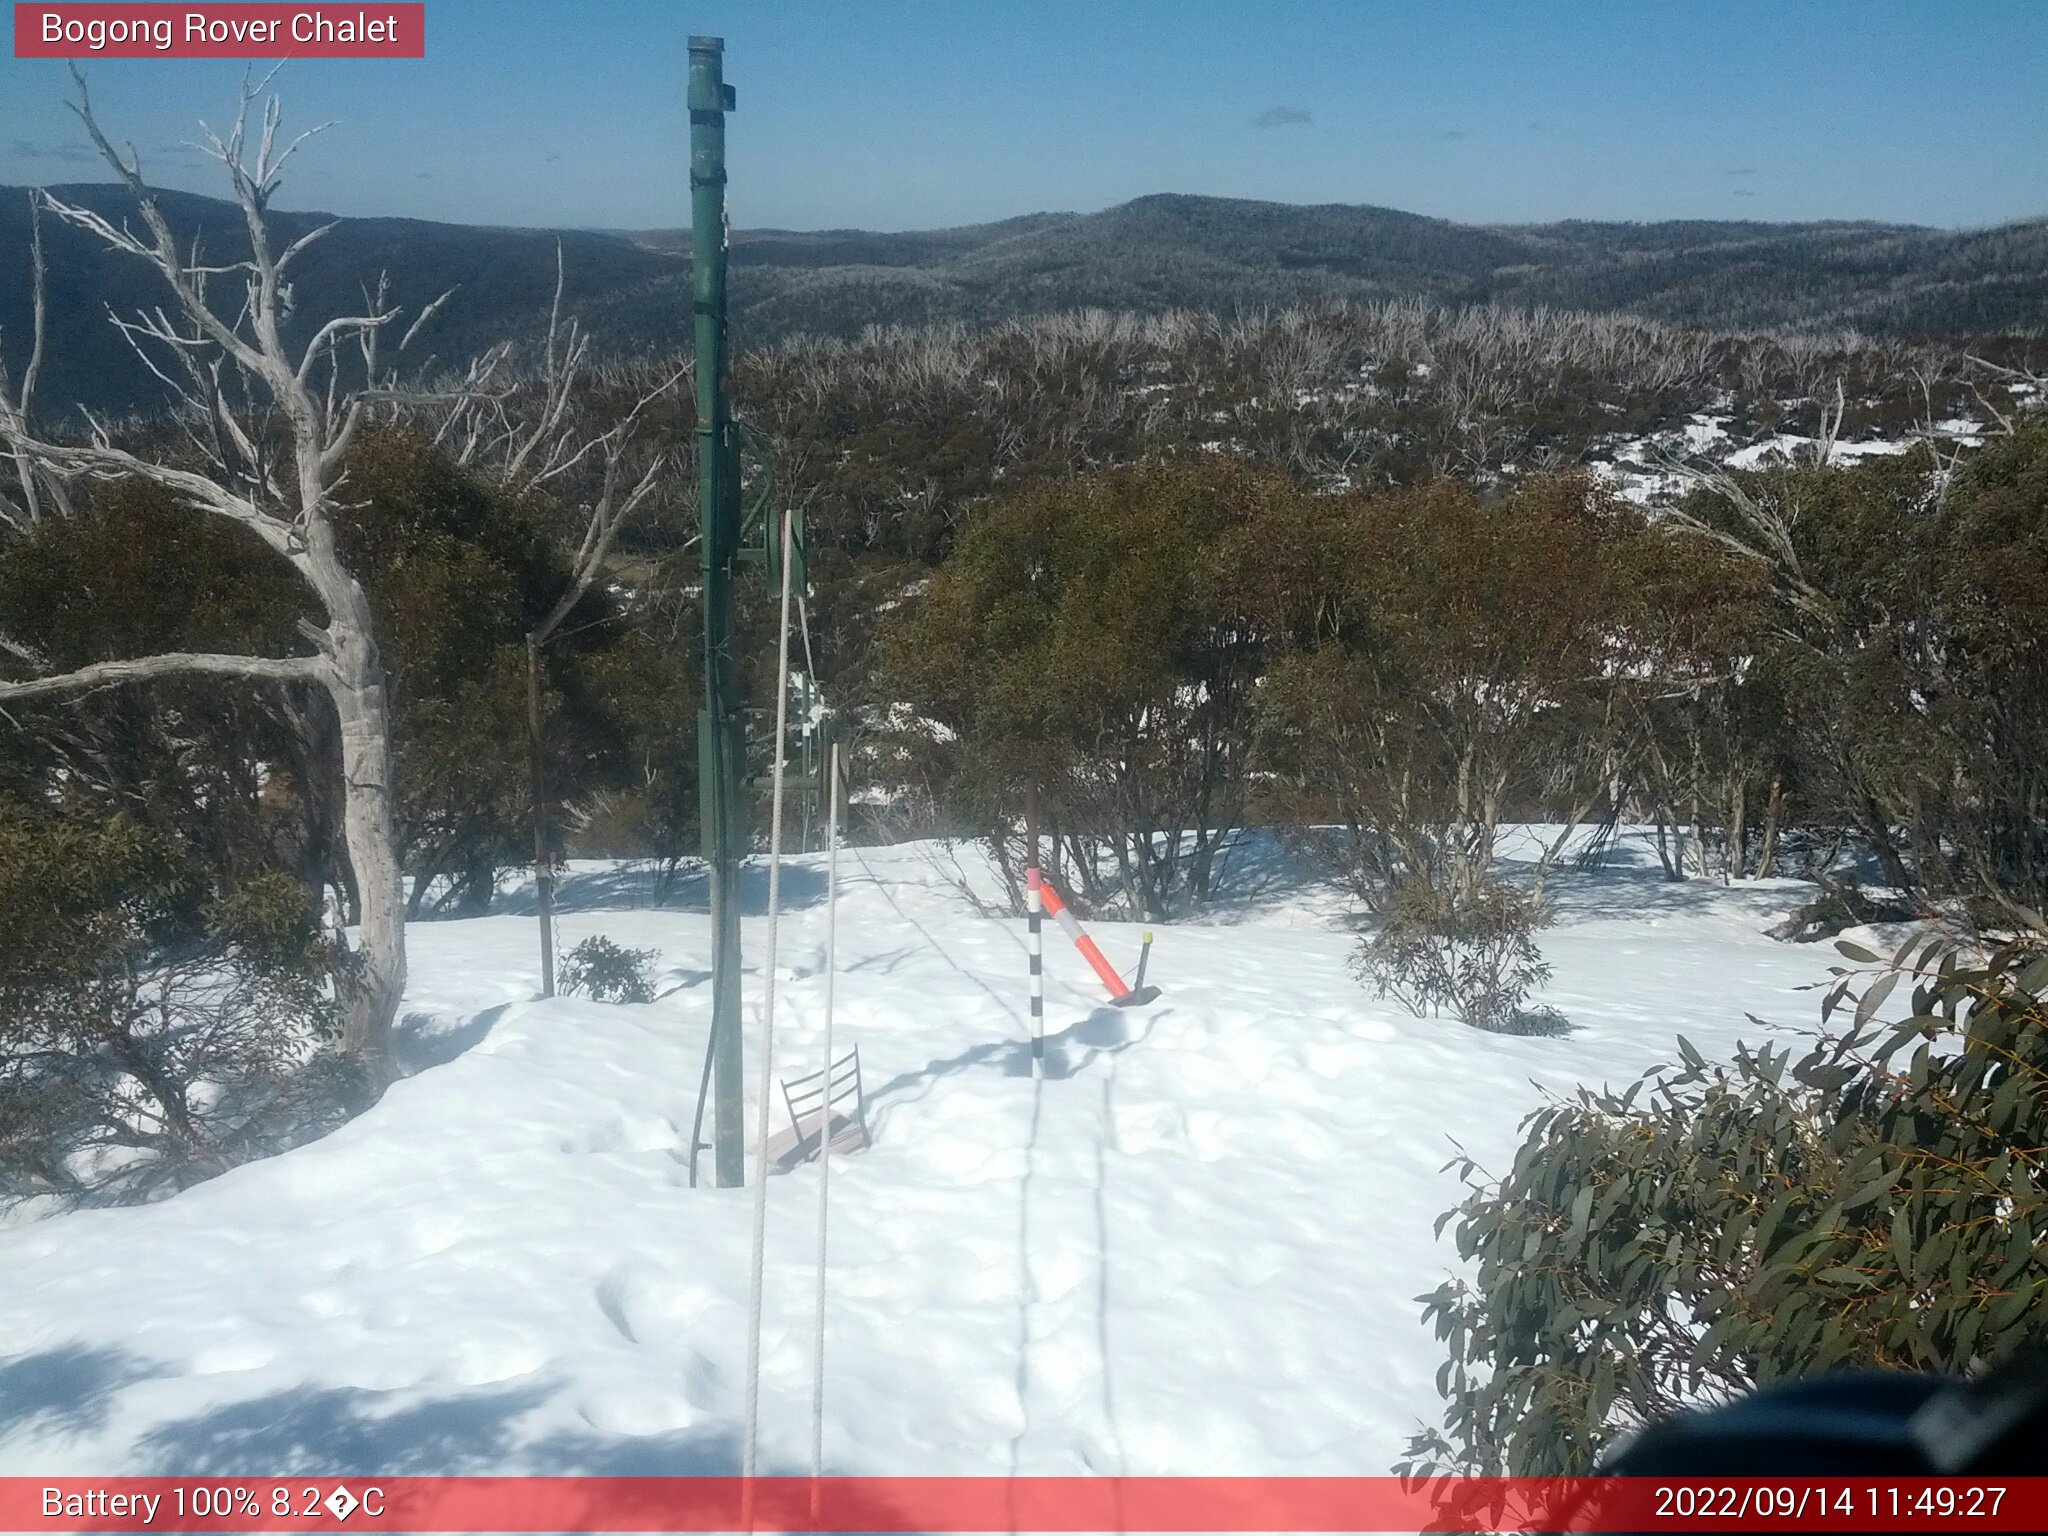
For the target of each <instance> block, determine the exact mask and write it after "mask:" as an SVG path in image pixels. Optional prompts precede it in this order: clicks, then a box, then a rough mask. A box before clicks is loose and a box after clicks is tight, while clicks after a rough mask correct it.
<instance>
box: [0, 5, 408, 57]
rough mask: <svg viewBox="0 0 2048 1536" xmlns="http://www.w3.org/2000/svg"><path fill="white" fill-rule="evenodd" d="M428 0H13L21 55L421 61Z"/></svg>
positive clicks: (16, 40)
mask: <svg viewBox="0 0 2048 1536" xmlns="http://www.w3.org/2000/svg"><path fill="white" fill-rule="evenodd" d="M426 53H427V8H426V6H425V5H424V4H418V3H413V4H377V3H374V0H373V3H370V4H363V3H361V0H358V3H355V4H314V5H272V4H221V3H218V0H216V3H213V4H199V5H156V4H144V5H127V4H121V3H118V0H116V3H93V4H77V3H69V4H67V3H58V4H44V5H23V4H16V6H15V7H14V56H15V57H16V58H17V59H285V58H293V59H420V58H425V57H426Z"/></svg>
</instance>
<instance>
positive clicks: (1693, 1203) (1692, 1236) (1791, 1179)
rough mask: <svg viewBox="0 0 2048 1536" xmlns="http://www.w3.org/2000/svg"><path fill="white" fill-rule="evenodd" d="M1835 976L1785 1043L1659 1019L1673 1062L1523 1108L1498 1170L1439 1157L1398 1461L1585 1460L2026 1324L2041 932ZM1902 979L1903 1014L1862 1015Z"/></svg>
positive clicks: (2032, 1274)
mask: <svg viewBox="0 0 2048 1536" xmlns="http://www.w3.org/2000/svg"><path fill="white" fill-rule="evenodd" d="M1841 947H1842V948H1843V950H1844V952H1845V953H1847V954H1848V955H1849V956H1850V957H1851V958H1852V959H1855V960H1859V961H1864V962H1871V961H1875V960H1876V959H1877V958H1878V957H1877V956H1875V955H1872V954H1870V953H1868V952H1867V951H1863V950H1859V949H1857V948H1856V947H1855V946H1853V945H1847V944H1845V945H1843V946H1841ZM1839 975H1840V979H1839V980H1838V981H1837V983H1836V984H1835V986H1834V987H1833V989H1832V990H1831V992H1830V994H1829V997H1828V1001H1827V1011H1832V1009H1833V1008H1834V1007H1835V1006H1836V1005H1837V1004H1839V1003H1841V1002H1843V1001H1844V1000H1846V999H1849V998H1850V997H1851V992H1850V989H1851V987H1852V985H1853V984H1854V983H1855V982H1857V981H1858V980H1862V979H1867V980H1868V981H1869V985H1868V986H1867V987H1866V988H1865V989H1864V990H1863V991H1862V993H1861V995H1860V997H1857V998H1855V999H1854V1000H1855V1003H1856V1008H1855V1013H1854V1016H1853V1021H1852V1023H1851V1024H1850V1026H1849V1028H1848V1029H1847V1031H1846V1032H1845V1033H1844V1034H1842V1035H1840V1036H1832V1035H1824V1036H1823V1037H1822V1038H1821V1039H1820V1041H1819V1042H1818V1043H1816V1044H1815V1045H1814V1046H1813V1048H1812V1049H1811V1050H1810V1051H1808V1052H1807V1054H1806V1055H1805V1056H1804V1057H1803V1058H1801V1059H1800V1060H1799V1061H1797V1062H1796V1063H1795V1062H1793V1061H1792V1059H1791V1053H1790V1051H1789V1050H1785V1049H1779V1050H1776V1051H1773V1050H1771V1049H1770V1048H1769V1047H1765V1048H1763V1049H1760V1050H1755V1051H1744V1052H1743V1053H1741V1054H1740V1055H1738V1057H1737V1059H1736V1061H1735V1064H1734V1066H1733V1067H1732V1068H1724V1067H1718V1066H1710V1065H1709V1064H1707V1063H1706V1062H1705V1061H1703V1060H1702V1059H1701V1058H1700V1056H1699V1054H1698V1053H1697V1051H1695V1050H1694V1049H1693V1047H1692V1046H1691V1045H1690V1044H1688V1043H1687V1042H1685V1041H1684V1040H1683V1039H1681V1040H1680V1042H1679V1049H1680V1053H1681V1055H1682V1057H1683V1065H1682V1067H1681V1068H1680V1069H1677V1070H1673V1069H1670V1068H1660V1069H1658V1070H1656V1071H1654V1072H1652V1073H1650V1074H1649V1075H1647V1076H1646V1077H1645V1078H1644V1079H1642V1080H1641V1081H1639V1082H1637V1083H1636V1084H1635V1085H1634V1086H1632V1087H1631V1088H1629V1089H1628V1090H1627V1092H1625V1093H1621V1094H1615V1093H1611V1092H1599V1093H1595V1092H1592V1091H1591V1090H1585V1089H1582V1090H1581V1091H1580V1093H1579V1095H1578V1097H1577V1098H1576V1099H1575V1100H1571V1101H1565V1102H1557V1103H1553V1104H1550V1105H1548V1106H1546V1107H1545V1108H1543V1109H1541V1110H1539V1111H1538V1112H1537V1113H1536V1114H1535V1115H1533V1116H1532V1117H1531V1118H1530V1120H1529V1121H1528V1122H1527V1138H1526V1140H1525V1141H1524V1143H1523V1145H1522V1148H1521V1150H1520V1151H1519V1152H1518V1153H1517V1155H1516V1157H1515V1162H1514V1167H1513V1169H1512V1170H1511V1171H1510V1172H1509V1174H1508V1175H1507V1177H1506V1178H1505V1179H1503V1180H1501V1181H1500V1182H1499V1183H1498V1184H1496V1185H1486V1184H1480V1183H1476V1182H1475V1181H1474V1174H1475V1173H1476V1171H1477V1170H1476V1167H1475V1165H1474V1164H1473V1163H1472V1162H1471V1161H1470V1160H1469V1159H1463V1158H1461V1159H1459V1160H1458V1162H1457V1163H1454V1164H1453V1166H1457V1167H1460V1168H1461V1170H1462V1172H1463V1174H1464V1176H1465V1178H1466V1180H1467V1181H1468V1183H1473V1184H1474V1188H1473V1193H1472V1194H1471V1196H1470V1197H1469V1198H1468V1199H1467V1200H1466V1201H1465V1203H1464V1204H1463V1205H1462V1206H1460V1207H1459V1208H1458V1209H1456V1210H1455V1211H1452V1212H1448V1213H1446V1214H1445V1216H1444V1218H1443V1222H1444V1223H1448V1222H1450V1221H1452V1220H1453V1219H1456V1220H1457V1223H1458V1226H1457V1243H1458V1250H1459V1253H1460V1254H1461V1255H1462V1256H1463V1257H1464V1258H1466V1259H1468V1260H1476V1261H1477V1277H1476V1279H1477V1283H1476V1286H1468V1285H1467V1284H1466V1283H1464V1282H1463V1281H1451V1282H1448V1283H1446V1284H1445V1285H1444V1286H1442V1287H1440V1288H1439V1289H1438V1290H1437V1291H1436V1292H1435V1293H1434V1294H1433V1295H1431V1296H1427V1297H1423V1298H1421V1299H1422V1300H1423V1301H1424V1302H1426V1303H1427V1305H1426V1308H1425V1316H1426V1317H1427V1318H1429V1319H1430V1320H1432V1321H1433V1322H1434V1324H1435V1326H1436V1331H1437V1336H1438V1337H1439V1338H1441V1339H1443V1340H1445V1341H1446V1342H1447V1343H1448V1344H1449V1346H1450V1358H1449V1359H1448V1360H1447V1361H1446V1362H1445V1363H1444V1366H1443V1367H1442V1369H1441V1370H1440V1371H1439V1373H1438V1377H1437V1384H1438V1387H1439V1390H1440V1391H1441V1392H1442V1393H1443V1395H1444V1397H1445V1399H1446V1400H1447V1403H1448V1407H1447V1410H1446V1414H1445V1419H1444V1423H1443V1426H1442V1427H1441V1429H1437V1430H1429V1431H1425V1432H1424V1433H1422V1434H1420V1435H1418V1436H1416V1437H1415V1438H1414V1439H1413V1440H1412V1441H1411V1442H1410V1444H1409V1448H1408V1459H1407V1462H1406V1463H1405V1464H1404V1466H1403V1468H1402V1469H1401V1470H1404V1471H1407V1470H1428V1469H1436V1470H1448V1471H1455V1472H1467V1473H1477V1474H1491V1475H1499V1474H1509V1475H1519V1474H1528V1475H1544V1474H1572V1473H1579V1472H1584V1471H1587V1470H1589V1469H1591V1468H1592V1466H1593V1465H1594V1462H1595V1460H1596V1458H1597V1457H1598V1455H1599V1453H1600V1451H1601V1449H1602V1448H1603V1447H1604V1446H1605V1445H1606V1444H1608V1442H1609V1441H1611V1440H1612V1439H1613V1438H1614V1437H1615V1436H1616V1435H1617V1434H1618V1433H1619V1432H1621V1431H1622V1430H1624V1429H1626V1428H1629V1427H1632V1426H1634V1425H1637V1424H1640V1423H1642V1422H1644V1421H1646V1420H1648V1419H1651V1418H1653V1417H1656V1416H1658V1415H1661V1414H1665V1413H1668V1412H1671V1411H1673V1410H1675V1409H1679V1408H1682V1407H1685V1406H1690V1405H1698V1404H1702V1403H1711V1402H1716V1401H1721V1400H1725V1399H1726V1398H1728V1397H1731V1396H1733V1395H1735V1394H1738V1393H1740V1392H1743V1391H1746V1390H1748V1389H1750V1388H1752V1387H1755V1386H1759V1385H1764V1384H1767V1383H1770V1382H1773V1381H1778V1380H1782V1379H1785V1378H1788V1377H1794V1376H1805V1375H1810V1374H1812V1373H1814V1372H1816V1371H1823V1370H1827V1369H1830V1368H1834V1367H1849V1366H1870V1367H1878V1368H1895V1369H1909V1370H1936V1371H1948V1372H1966V1371H1972V1370H1975V1369H1977V1368H1979V1367H1982V1366H1985V1365H1988V1364H1990V1363H1993V1362H1995V1361H1996V1360H1998V1359H2000V1358H2001V1357H2003V1356H2005V1355H2006V1354H2008V1353H2010V1352H2011V1351H2012V1350H2013V1349H2015V1348H2016V1347H2018V1346H2020V1345H2021V1344H2022V1343H2024V1342H2025V1339H2026V1337H2027V1335H2028V1332H2029V1330H2030V1329H2033V1328H2038V1324H2039V1316H2040V1309H2041V1307H2042V1306H2043V1304H2044V1302H2048V1245H2044V1244H2043V1242H2042V1237H2043V1232H2044V1227H2048V1153H2044V1151H2043V1148H2044V1147H2048V1010H2044V1004H2043V995H2044V993H2048V950H2044V947H2043V946H2042V945H2041V944H2040V942H2039V941H2037V940H2027V941H2022V942H2016V943H2013V944H2010V945H2007V946H2006V947H2004V948H2002V949H2000V950H1998V951H1996V952H1995V953H1993V954H1991V955H1989V956H1988V957H1973V956H1972V954H1971V953H1970V952H1968V951H1965V950H1964V949H1963V948H1962V947H1961V946H1959V945H1957V944H1955V943H1953V942H1952V941H1950V940H1947V939H1945V938H1938V937H1937V938H1933V939H1927V938H1916V939H1915V940H1913V941H1912V942H1910V943H1909V944H1907V945H1906V946H1905V948H1904V949H1902V950H1901V951H1900V952H1899V953H1898V954H1897V955H1896V956H1894V957H1893V960H1892V962H1891V964H1890V965H1889V966H1888V967H1886V968H1885V969H1884V970H1883V971H1882V972H1880V973H1878V974H1876V975H1874V976H1871V975H1870V974H1869V973H1867V972H1866V973H1849V972H1846V971H1845V972H1841V973H1839ZM1902 980H1903V981H1905V982H1906V983H1908V984H1909V986H1910V991H1911V995H1912V1011H1911V1016H1910V1017H1908V1018H1907V1019H1905V1020H1904V1021H1903V1022H1902V1023H1899V1024H1896V1025H1887V1024H1881V1023H1878V1022H1876V1018H1875V1016H1876V1013H1877V1011H1878V1009H1879V1008H1880V1007H1882V1005H1883V1004H1884V1002H1885V1001H1886V999H1887V998H1888V997H1889V996H1890V995H1891V994H1892V993H1893V991H1894V990H1895V989H1898V988H1899V986H1900V983H1901V981H1902ZM1825 1016H1826V1015H1825V1013H1824V1017H1825ZM1439 1230H1441V1224H1440V1227H1439Z"/></svg>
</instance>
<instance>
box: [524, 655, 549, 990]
mask: <svg viewBox="0 0 2048 1536" xmlns="http://www.w3.org/2000/svg"><path fill="white" fill-rule="evenodd" d="M541 725H542V719H541V707H540V637H539V635H538V634H532V635H528V636H527V637H526V746H527V753H528V767H529V772H530V774H531V776H532V781H533V782H532V789H533V897H534V910H535V911H536V912H538V913H539V915H540V995H541V996H542V997H553V996H554V995H555V864H554V853H553V850H552V849H550V848H549V847H548V760H547V744H546V742H545V741H544V740H543V739H542V736H541Z"/></svg>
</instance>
